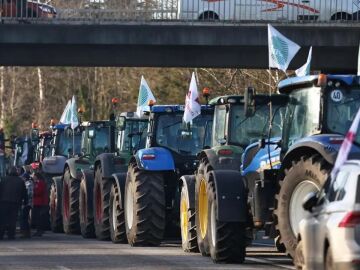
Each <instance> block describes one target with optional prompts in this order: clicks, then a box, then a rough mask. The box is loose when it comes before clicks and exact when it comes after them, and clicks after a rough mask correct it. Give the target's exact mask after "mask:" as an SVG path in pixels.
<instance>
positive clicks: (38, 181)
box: [32, 172, 48, 236]
mask: <svg viewBox="0 0 360 270" xmlns="http://www.w3.org/2000/svg"><path fill="white" fill-rule="evenodd" d="M32 178H33V180H34V194H33V215H32V222H33V224H34V226H35V228H36V232H35V233H34V234H33V236H42V235H43V233H44V228H45V225H46V220H45V218H46V211H47V206H48V192H47V187H46V183H45V180H44V178H43V176H42V175H41V174H40V173H39V172H34V174H33V176H32Z"/></svg>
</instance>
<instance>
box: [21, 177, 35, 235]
mask: <svg viewBox="0 0 360 270" xmlns="http://www.w3.org/2000/svg"><path fill="white" fill-rule="evenodd" d="M21 178H22V179H23V180H24V182H25V186H26V190H27V195H28V203H27V204H24V205H23V207H22V211H21V219H20V233H21V237H22V238H29V237H30V235H31V230H30V223H29V214H30V210H31V209H32V198H33V190H34V183H33V180H32V178H31V176H30V174H29V173H28V172H24V173H23V174H22V175H21Z"/></svg>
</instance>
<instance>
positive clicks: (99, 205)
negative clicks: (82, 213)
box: [95, 184, 102, 223]
mask: <svg viewBox="0 0 360 270" xmlns="http://www.w3.org/2000/svg"><path fill="white" fill-rule="evenodd" d="M95 194H96V211H95V213H96V221H97V223H100V222H101V219H102V201H101V190H100V185H99V184H97V185H96V191H95Z"/></svg>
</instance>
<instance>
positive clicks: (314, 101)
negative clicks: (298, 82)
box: [283, 87, 321, 149]
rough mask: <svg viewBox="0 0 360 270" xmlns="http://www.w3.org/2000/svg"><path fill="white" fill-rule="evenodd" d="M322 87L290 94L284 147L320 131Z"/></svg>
mask: <svg viewBox="0 0 360 270" xmlns="http://www.w3.org/2000/svg"><path fill="white" fill-rule="evenodd" d="M320 99H321V89H320V88H319V87H311V88H302V89H298V90H294V91H292V92H291V94H290V100H289V103H288V106H287V110H286V115H285V124H284V131H283V132H284V133H283V149H288V147H290V146H291V145H292V144H293V143H294V142H296V141H297V140H299V139H301V138H304V137H306V136H309V135H313V134H316V133H319V132H320V130H319V128H320V127H319V121H320Z"/></svg>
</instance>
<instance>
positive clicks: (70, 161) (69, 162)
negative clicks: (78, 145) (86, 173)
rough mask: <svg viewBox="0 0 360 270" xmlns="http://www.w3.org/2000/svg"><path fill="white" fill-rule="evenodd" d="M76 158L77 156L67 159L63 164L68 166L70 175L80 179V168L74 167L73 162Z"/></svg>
mask: <svg viewBox="0 0 360 270" xmlns="http://www.w3.org/2000/svg"><path fill="white" fill-rule="evenodd" d="M76 159H77V158H70V159H68V160H67V161H66V162H65V165H66V166H67V167H68V168H69V170H70V175H71V177H72V178H74V179H79V180H80V178H81V176H82V172H81V170H77V169H76V164H75V161H76Z"/></svg>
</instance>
